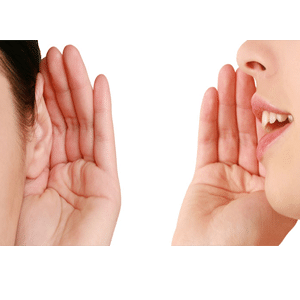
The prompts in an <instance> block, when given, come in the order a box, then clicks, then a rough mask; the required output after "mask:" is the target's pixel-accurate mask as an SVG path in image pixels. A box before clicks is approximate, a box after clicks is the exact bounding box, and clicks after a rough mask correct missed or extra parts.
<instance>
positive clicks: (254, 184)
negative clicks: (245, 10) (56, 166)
mask: <svg viewBox="0 0 300 300" xmlns="http://www.w3.org/2000/svg"><path fill="white" fill-rule="evenodd" d="M254 92H255V85H254V81H253V78H252V77H250V76H249V75H247V74H245V73H243V72H242V71H241V70H239V69H238V70H237V72H235V71H234V69H233V68H232V66H230V65H225V66H224V67H223V68H222V69H221V70H220V73H219V79H218V90H216V89H215V88H210V89H208V90H207V91H206V93H205V95H204V98H203V102H202V107H201V112H200V124H199V138H198V153H197V163H196V169H195V174H194V177H193V180H192V182H191V184H190V186H189V188H188V190H187V193H186V196H185V198H184V201H183V204H182V207H181V210H180V213H179V218H178V223H177V228H176V230H175V234H174V237H173V242H172V244H173V245H278V244H280V243H281V242H282V240H283V239H284V237H285V236H286V235H287V233H288V232H289V231H290V230H291V229H292V228H293V226H294V225H295V224H296V220H293V219H290V218H287V217H284V216H282V215H280V214H278V213H277V212H275V211H274V210H273V209H272V207H271V206H270V204H269V203H268V201H267V198H266V195H265V192H264V174H263V169H262V168H261V166H260V164H259V163H258V161H257V158H256V147H257V140H258V137H259V136H260V135H261V131H262V130H261V129H260V127H256V120H255V117H254V115H253V113H252V110H251V103H250V99H251V97H252V95H253V93H254Z"/></svg>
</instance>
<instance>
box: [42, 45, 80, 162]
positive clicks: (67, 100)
mask: <svg viewBox="0 0 300 300" xmlns="http://www.w3.org/2000/svg"><path fill="white" fill-rule="evenodd" d="M47 64H48V68H49V73H50V78H51V82H52V86H53V88H54V92H55V96H56V100H57V103H58V106H59V108H60V110H61V112H62V115H63V117H64V120H65V123H66V125H67V131H66V140H65V146H66V154H67V158H68V161H75V160H77V159H79V158H81V153H80V148H79V122H78V120H77V115H76V112H75V108H74V105H73V99H72V95H71V92H70V88H69V83H68V80H67V75H66V72H65V67H64V64H63V58H62V54H61V53H60V52H59V50H58V49H57V48H54V47H53V48H51V49H50V50H49V51H48V53H47Z"/></svg>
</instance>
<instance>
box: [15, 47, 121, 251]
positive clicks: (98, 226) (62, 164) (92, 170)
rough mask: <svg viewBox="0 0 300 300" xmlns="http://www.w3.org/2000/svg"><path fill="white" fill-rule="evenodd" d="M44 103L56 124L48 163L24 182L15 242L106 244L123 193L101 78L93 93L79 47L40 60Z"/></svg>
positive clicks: (104, 86)
mask: <svg viewBox="0 0 300 300" xmlns="http://www.w3.org/2000/svg"><path fill="white" fill-rule="evenodd" d="M41 72H42V74H43V76H44V78H45V92H44V96H45V101H46V104H47V109H48V111H49V115H50V117H51V121H52V126H53V143H52V150H51V157H50V160H49V165H48V166H47V168H45V170H44V172H43V173H42V174H40V175H39V176H38V177H37V178H34V179H31V180H28V182H27V185H26V187H25V198H24V202H23V206H22V211H21V216H20V221H19V227H18V234H17V239H16V244H22V245H24V244H25V245H101V244H103V245H108V244H109V243H110V241H111V238H112V234H113V231H114V227H115V224H116V221H117V217H118V213H119V203H120V188H119V182H118V176H117V170H116V158H115V146H114V136H113V128H112V120H111V113H110V95H109V89H108V84H107V81H106V79H105V77H104V76H99V77H98V78H97V79H96V81H95V86H94V91H93V89H92V88H91V86H90V83H89V80H88V76H87V73H86V70H85V67H84V65H83V62H82V60H81V57H80V55H79V53H78V52H77V50H76V49H75V48H74V47H72V46H68V47H67V48H66V49H65V51H64V54H63V56H62V55H61V54H60V53H59V51H58V50H57V49H55V48H52V49H51V50H50V51H49V52H48V54H47V58H46V59H44V60H43V62H42V65H41Z"/></svg>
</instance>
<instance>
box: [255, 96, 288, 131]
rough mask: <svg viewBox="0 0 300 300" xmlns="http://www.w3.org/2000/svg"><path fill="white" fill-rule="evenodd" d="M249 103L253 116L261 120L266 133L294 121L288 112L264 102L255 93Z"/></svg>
mask: <svg viewBox="0 0 300 300" xmlns="http://www.w3.org/2000/svg"><path fill="white" fill-rule="evenodd" d="M251 105H252V111H253V113H254V115H255V117H256V118H257V119H258V120H259V121H260V122H261V124H262V127H263V129H264V130H265V131H266V132H267V133H269V132H272V131H274V130H276V129H279V128H282V127H284V126H285V125H286V124H288V123H292V122H293V121H294V118H293V116H292V115H291V114H290V113H288V112H286V111H282V110H280V109H278V108H276V107H275V106H273V105H271V104H269V103H267V102H265V101H264V100H263V99H262V98H260V96H258V95H257V94H256V93H255V94H254V95H253V97H252V99H251Z"/></svg>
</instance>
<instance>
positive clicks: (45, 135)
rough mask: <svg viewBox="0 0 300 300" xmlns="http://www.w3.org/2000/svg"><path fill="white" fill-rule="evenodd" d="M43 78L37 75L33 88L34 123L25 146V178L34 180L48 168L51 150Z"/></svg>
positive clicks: (50, 133) (50, 132) (49, 123)
mask: <svg viewBox="0 0 300 300" xmlns="http://www.w3.org/2000/svg"><path fill="white" fill-rule="evenodd" d="M43 94H44V78H43V75H42V74H41V73H38V75H37V79H36V87H35V100H36V104H35V105H36V109H35V123H34V126H33V129H32V130H33V135H32V139H31V140H30V141H29V142H28V143H27V146H26V170H27V173H26V177H27V178H28V179H36V178H37V177H38V176H39V175H40V174H41V173H42V172H43V171H44V170H45V168H47V167H49V162H50V153H51V148H52V124H51V120H50V117H49V113H48V110H47V107H46V104H45V100H44V97H43Z"/></svg>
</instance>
